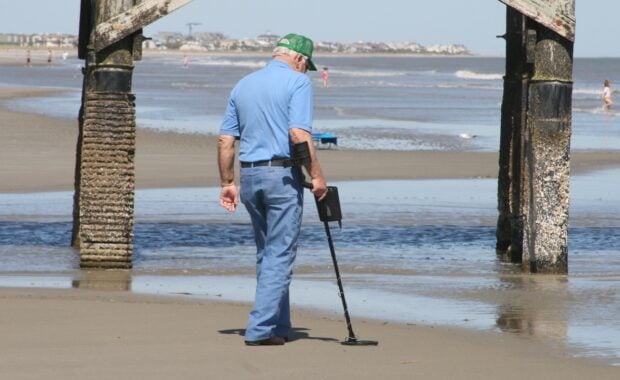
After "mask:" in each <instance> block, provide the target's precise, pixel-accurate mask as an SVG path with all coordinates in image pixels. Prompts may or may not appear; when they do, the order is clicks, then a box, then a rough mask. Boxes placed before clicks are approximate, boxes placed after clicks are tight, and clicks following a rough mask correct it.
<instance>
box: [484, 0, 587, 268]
mask: <svg viewBox="0 0 620 380" xmlns="http://www.w3.org/2000/svg"><path fill="white" fill-rule="evenodd" d="M500 1H502V2H504V3H506V4H507V5H509V6H510V7H509V8H508V11H507V33H506V35H505V37H506V41H507V49H506V51H507V53H506V58H507V63H506V77H505V78H504V99H503V104H502V126H501V128H502V130H501V137H500V162H499V164H500V172H499V180H498V209H499V217H498V226H497V246H496V247H497V252H498V253H499V254H501V255H506V256H507V257H508V258H509V259H510V260H511V261H513V262H519V261H521V262H522V263H523V270H524V271H526V272H532V273H567V272H568V209H569V181H570V138H571V132H572V119H571V112H572V102H571V96H572V71H573V42H574V37H575V36H574V30H575V19H574V9H575V8H574V6H575V4H574V0H555V1H552V2H548V3H544V4H543V3H540V2H538V1H535V0H500Z"/></svg>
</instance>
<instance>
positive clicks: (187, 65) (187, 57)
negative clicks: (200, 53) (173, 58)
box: [183, 54, 189, 67]
mask: <svg viewBox="0 0 620 380" xmlns="http://www.w3.org/2000/svg"><path fill="white" fill-rule="evenodd" d="M183 67H189V56H188V55H187V54H183Z"/></svg>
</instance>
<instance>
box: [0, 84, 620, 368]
mask: <svg viewBox="0 0 620 380" xmlns="http://www.w3.org/2000/svg"><path fill="white" fill-rule="evenodd" d="M42 91H43V92H44V91H47V90H32V89H31V90H23V89H6V88H3V89H0V101H1V100H2V99H7V98H11V97H15V96H33V95H37V94H40V93H41V92H42ZM0 120H2V126H1V127H0V144H1V146H0V163H1V166H0V192H18V193H21V192H37V191H48V190H71V189H72V188H73V168H74V165H75V145H76V140H77V121H75V120H64V119H53V118H48V117H44V116H38V115H32V114H25V113H20V112H14V111H10V110H6V109H1V108H0ZM138 123H139V121H138ZM319 157H320V159H321V161H322V165H323V168H324V171H325V173H326V175H327V177H328V179H329V180H338V181H342V180H353V179H360V180H361V179H416V178H438V179H439V178H477V177H483V178H493V177H496V175H497V154H496V153H471V152H387V151H347V150H322V151H320V153H319ZM619 164H620V157H618V155H617V154H616V153H614V152H575V153H573V155H572V165H573V173H578V172H585V171H590V170H596V169H602V168H607V167H614V166H618V165H619ZM136 176H137V186H138V188H157V187H181V186H182V187H187V186H190V187H191V186H213V185H217V183H218V177H217V170H216V166H215V138H214V137H209V136H191V135H179V134H173V133H156V132H150V131H142V130H139V132H138V147H137V152H136ZM114 273H115V272H110V273H109V276H114V275H115V274H114ZM121 273H122V272H121ZM480 297H482V298H484V295H483V294H480ZM0 299H1V300H2V301H1V302H2V304H3V308H2V312H1V313H0V335H1V336H2V337H3V338H2V339H1V340H0V352H2V355H0V377H2V378H23V379H28V378H33V379H34V378H41V377H43V376H45V377H51V378H60V377H61V376H62V377H64V378H80V379H105V378H111V377H114V378H150V379H169V378H171V377H173V376H174V377H181V378H184V379H193V378H196V379H199V378H200V379H203V378H205V377H209V378H222V379H227V378H230V379H243V378H256V379H262V378H269V379H280V378H282V379H283V378H296V379H317V378H347V379H348V378H361V379H371V378H372V379H374V378H388V379H403V378H421V379H427V378H438V379H455V378H459V379H497V378H505V379H523V378H532V379H543V378H544V379H550V380H553V379H566V378H596V379H615V378H618V376H619V375H620V368H617V367H611V366H609V365H607V364H606V363H603V362H599V361H596V360H590V359H576V358H571V357H570V356H569V354H568V353H567V352H566V351H565V350H564V349H562V347H558V346H554V345H551V344H550V343H549V342H548V341H546V340H543V339H538V338H536V337H522V336H518V335H511V334H504V333H498V332H480V331H466V330H462V329H458V328H446V327H433V326H421V325H420V326H417V325H399V324H393V323H384V322H381V321H362V320H359V319H356V320H355V321H354V323H355V327H356V332H357V333H358V334H359V336H360V337H362V338H367V339H376V340H379V341H380V345H379V346H378V347H346V346H342V345H340V344H338V341H337V340H339V339H341V338H342V337H344V335H345V331H346V330H345V326H344V322H343V321H342V320H340V319H338V320H334V319H333V318H331V317H326V316H324V315H320V314H314V313H311V312H308V311H303V310H295V312H294V324H295V333H294V335H293V336H292V341H291V342H289V343H287V344H286V345H285V346H284V347H258V348H256V347H253V348H251V347H246V346H244V345H243V338H242V337H241V336H240V333H241V332H242V330H243V328H244V326H245V321H246V316H247V312H248V309H249V307H248V305H241V304H235V303H219V302H211V301H205V300H199V299H192V298H188V297H185V298H184V297H182V296H179V297H155V296H145V295H138V294H135V293H131V292H122V291H112V290H106V289H103V290H101V289H98V290H93V289H83V288H80V289H66V290H44V289H8V288H3V289H0ZM275 355H277V361H275V360H274V356H275Z"/></svg>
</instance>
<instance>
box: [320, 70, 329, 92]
mask: <svg viewBox="0 0 620 380" xmlns="http://www.w3.org/2000/svg"><path fill="white" fill-rule="evenodd" d="M328 70H329V69H328V68H327V67H323V72H321V78H323V88H327V87H328V86H329V71H328Z"/></svg>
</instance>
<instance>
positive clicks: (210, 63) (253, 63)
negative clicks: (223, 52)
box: [191, 59, 267, 69]
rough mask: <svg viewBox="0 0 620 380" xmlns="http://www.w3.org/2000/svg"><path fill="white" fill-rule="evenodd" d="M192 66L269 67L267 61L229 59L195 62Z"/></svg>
mask: <svg viewBox="0 0 620 380" xmlns="http://www.w3.org/2000/svg"><path fill="white" fill-rule="evenodd" d="M191 64H192V65H200V66H223V67H244V68H249V69H260V68H263V67H265V65H267V61H264V60H258V61H231V60H227V59H222V60H213V59H205V60H195V61H192V63H191Z"/></svg>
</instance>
